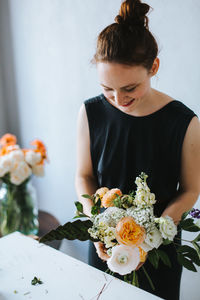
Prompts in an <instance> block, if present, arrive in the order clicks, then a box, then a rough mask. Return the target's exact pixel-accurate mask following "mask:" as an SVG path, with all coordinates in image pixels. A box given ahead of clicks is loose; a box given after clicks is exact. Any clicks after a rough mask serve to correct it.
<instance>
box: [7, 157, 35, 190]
mask: <svg viewBox="0 0 200 300" xmlns="http://www.w3.org/2000/svg"><path fill="white" fill-rule="evenodd" d="M31 173H32V172H31V168H29V166H28V165H27V163H26V162H25V161H20V162H18V163H17V162H16V163H15V165H14V167H13V168H12V170H11V172H10V181H11V182H12V183H13V184H16V185H19V184H21V183H22V182H23V181H24V180H25V179H27V178H28V177H29V176H30V175H31Z"/></svg>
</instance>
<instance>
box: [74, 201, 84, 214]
mask: <svg viewBox="0 0 200 300" xmlns="http://www.w3.org/2000/svg"><path fill="white" fill-rule="evenodd" d="M75 205H76V208H77V210H78V211H79V212H81V213H82V212H83V205H82V203H81V202H78V201H76V202H75Z"/></svg>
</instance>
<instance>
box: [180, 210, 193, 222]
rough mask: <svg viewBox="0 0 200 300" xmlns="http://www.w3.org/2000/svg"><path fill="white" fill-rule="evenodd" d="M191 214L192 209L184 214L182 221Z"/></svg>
mask: <svg viewBox="0 0 200 300" xmlns="http://www.w3.org/2000/svg"><path fill="white" fill-rule="evenodd" d="M190 212H191V209H190V210H188V211H186V212H184V213H183V214H182V217H181V220H182V221H183V220H185V218H186V217H187V216H188V215H189V213H190Z"/></svg>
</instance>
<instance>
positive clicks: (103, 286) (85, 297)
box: [0, 232, 160, 300]
mask: <svg viewBox="0 0 200 300" xmlns="http://www.w3.org/2000/svg"><path fill="white" fill-rule="evenodd" d="M34 276H36V277H38V278H40V279H41V280H42V281H43V284H41V285H35V286H34V285H32V284H31V280H32V279H33V278H34ZM101 291H102V293H101ZM14 299H15V300H22V299H24V300H25V299H35V300H40V299H41V300H43V299H47V300H55V299H58V300H76V299H77V300H78V299H79V300H81V299H82V300H98V299H100V300H111V299H113V300H121V299H135V300H156V299H160V298H158V297H156V296H153V295H152V294H149V293H147V292H145V291H143V290H141V289H139V288H136V287H134V286H132V285H130V284H127V283H125V282H123V281H122V280H119V279H116V278H114V277H113V276H110V275H108V274H105V273H104V272H102V271H99V270H97V269H95V268H93V267H91V266H89V265H87V264H85V263H83V262H81V261H78V260H76V259H74V258H72V257H70V256H68V255H66V254H63V253H61V252H60V251H57V250H55V249H53V248H51V247H49V246H46V245H44V244H39V243H38V242H37V241H35V240H33V239H32V238H30V237H27V236H24V235H22V234H20V233H18V232H15V233H12V234H10V235H7V236H5V237H3V238H0V300H14Z"/></svg>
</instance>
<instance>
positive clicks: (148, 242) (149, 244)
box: [140, 227, 163, 252]
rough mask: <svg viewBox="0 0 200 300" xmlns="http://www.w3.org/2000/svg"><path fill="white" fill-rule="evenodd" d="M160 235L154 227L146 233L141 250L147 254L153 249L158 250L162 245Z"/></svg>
mask: <svg viewBox="0 0 200 300" xmlns="http://www.w3.org/2000/svg"><path fill="white" fill-rule="evenodd" d="M162 241H163V239H162V235H161V233H160V231H159V230H158V229H157V228H156V227H155V228H154V229H153V230H151V231H150V232H148V233H147V235H146V238H145V240H144V245H143V244H141V246H140V247H141V248H142V249H143V250H144V251H146V252H148V251H149V250H152V249H153V248H156V249H157V248H158V247H159V246H160V245H161V244H162ZM147 249H148V250H147Z"/></svg>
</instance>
